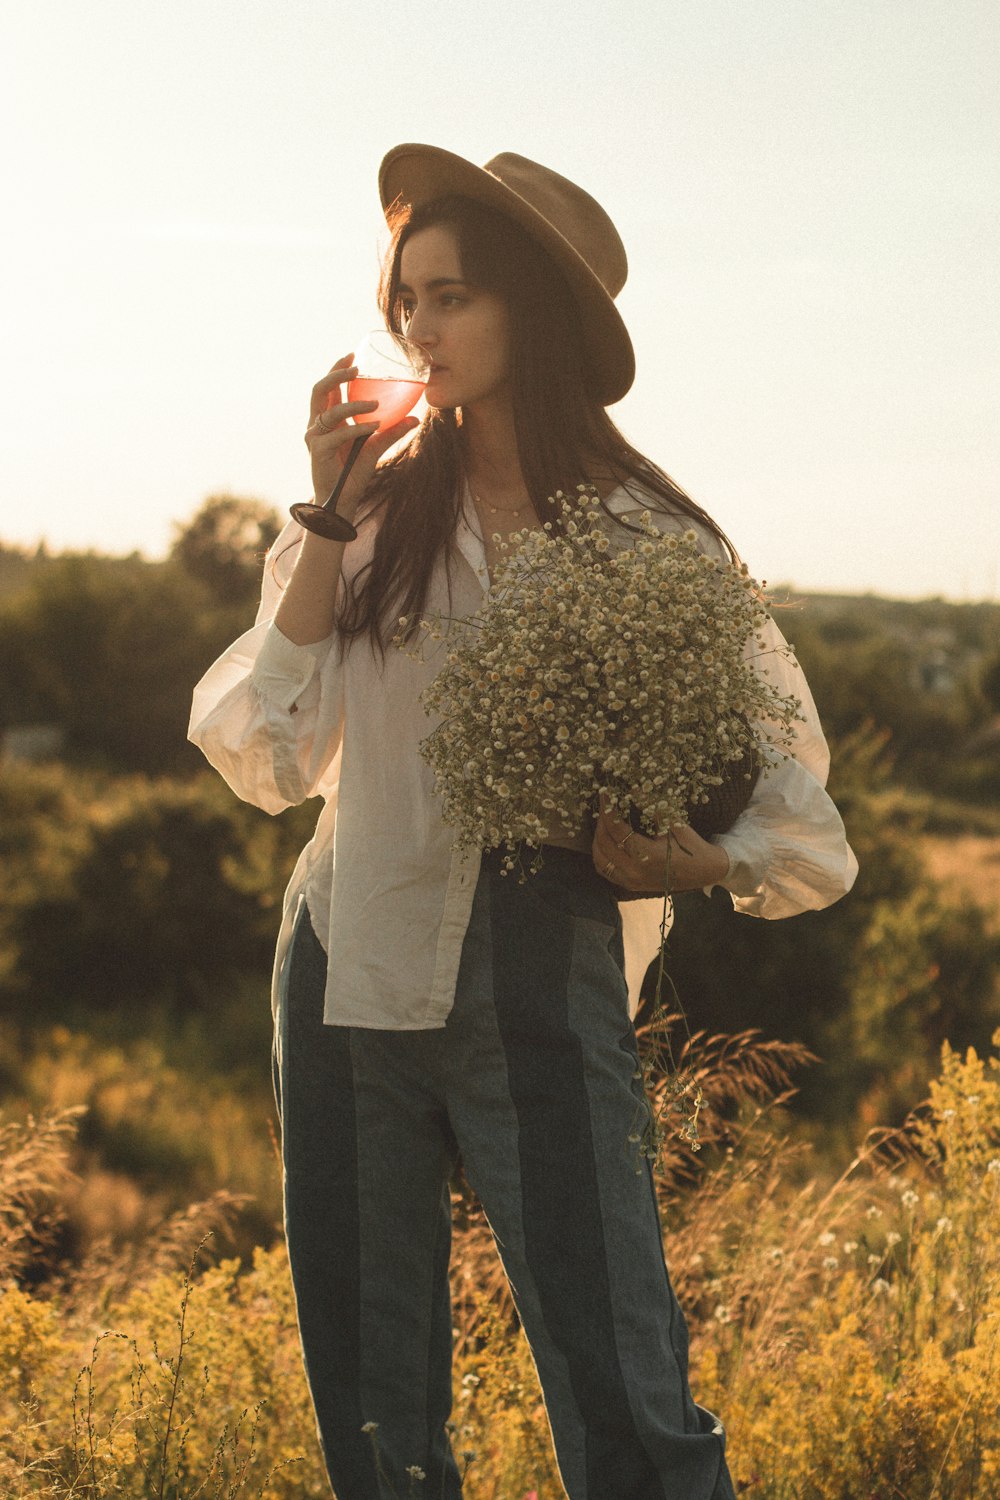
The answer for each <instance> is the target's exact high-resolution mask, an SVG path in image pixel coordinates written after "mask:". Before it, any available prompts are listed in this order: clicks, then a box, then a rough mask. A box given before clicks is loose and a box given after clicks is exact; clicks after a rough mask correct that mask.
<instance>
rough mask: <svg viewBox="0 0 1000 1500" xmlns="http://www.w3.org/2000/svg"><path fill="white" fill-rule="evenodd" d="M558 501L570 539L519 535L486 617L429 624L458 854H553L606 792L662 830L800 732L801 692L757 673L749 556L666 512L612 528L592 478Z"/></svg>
mask: <svg viewBox="0 0 1000 1500" xmlns="http://www.w3.org/2000/svg"><path fill="white" fill-rule="evenodd" d="M555 500H556V503H561V505H562V508H563V516H564V519H563V525H564V528H565V535H558V534H555V533H554V532H553V529H552V526H551V523H546V525H545V527H544V528H543V530H541V531H531V530H527V529H525V530H524V531H521V532H518V533H516V534H515V535H514V536H513V537H512V539H511V541H512V544H513V545H511V544H508V543H501V551H502V552H506V553H507V554H508V555H506V556H505V557H503V558H502V560H501V562H500V565H499V567H498V569H497V572H496V577H495V579H494V581H493V583H492V586H491V588H490V589H489V591H488V593H487V595H486V597H485V599H484V601H483V605H482V607H481V609H480V610H478V611H477V612H476V614H474V615H472V616H470V617H469V618H468V619H466V620H454V619H453V620H450V621H447V622H446V621H445V620H444V619H443V618H441V617H438V618H436V619H429V620H423V621H421V626H422V628H423V629H424V630H425V631H426V632H427V633H428V634H429V636H430V638H431V639H432V640H441V639H443V638H445V636H446V637H447V646H448V649H447V654H446V658H445V664H444V666H443V668H442V670H441V671H440V672H439V673H438V675H437V677H436V678H435V680H434V682H433V683H432V684H431V686H430V688H429V689H427V690H425V693H424V695H423V702H424V706H425V707H426V709H427V712H428V713H429V714H437V715H439V716H440V722H439V723H438V725H437V727H436V728H435V729H434V730H433V732H432V733H431V734H430V735H429V736H428V738H427V739H426V740H425V741H424V743H423V745H422V747H421V750H422V754H423V755H424V756H425V758H426V760H427V762H428V764H429V765H430V766H431V767H432V768H433V771H434V776H435V786H436V789H437V791H438V792H439V793H440V795H441V796H442V798H443V802H444V817H445V819H446V820H447V821H448V822H449V823H451V824H452V825H453V826H454V827H455V829H456V831H457V837H456V847H457V848H469V847H472V848H498V847H500V846H501V845H504V844H506V845H510V846H518V845H521V844H523V845H526V846H528V847H533V848H535V849H536V850H537V849H538V848H539V846H540V845H541V844H543V843H545V842H546V841H547V840H549V839H550V838H551V837H553V836H557V837H564V836H567V835H569V836H572V835H574V834H576V833H578V832H579V831H580V829H581V828H582V826H583V823H584V819H585V818H586V817H587V816H588V814H589V810H590V808H591V807H592V806H593V805H594V804H595V801H596V799H597V798H598V797H599V795H600V794H601V793H604V795H605V797H606V801H607V805H608V807H609V808H610V809H611V810H612V811H617V812H619V813H620V814H621V815H623V816H625V817H628V815H629V813H630V811H631V809H632V808H638V809H641V826H642V828H643V830H644V831H646V832H648V833H651V834H653V835H655V834H657V833H658V832H659V831H660V830H661V829H664V828H666V827H668V826H669V825H670V824H672V823H679V822H686V821H687V817H688V811H689V809H690V808H691V807H692V806H697V805H698V804H699V803H700V802H705V801H707V799H708V796H709V794H710V792H711V789H712V788H714V787H718V786H719V785H720V784H721V782H722V779H723V775H724V773H725V770H726V767H727V766H728V765H729V764H731V763H733V762H737V761H740V760H743V759H744V758H749V757H751V756H752V755H753V753H754V752H756V751H757V750H758V749H759V748H761V747H763V748H764V749H765V750H766V751H767V753H773V754H775V755H782V754H783V753H784V751H785V749H786V747H787V746H788V744H789V743H790V742H791V739H792V737H793V730H792V726H793V722H794V720H795V719H796V717H798V709H799V701H798V700H797V699H795V698H793V697H786V696H783V695H782V694H781V693H779V691H778V690H777V688H776V687H775V686H774V685H773V684H772V683H771V682H769V681H768V680H767V677H766V675H762V674H761V673H760V672H759V671H758V670H756V669H755V665H754V659H755V657H760V656H762V655H763V654H764V653H766V652H767V650H768V646H767V644H766V641H765V639H764V636H763V635H762V633H761V632H762V629H763V626H764V624H765V622H766V620H767V608H766V605H765V603H764V601H763V598H762V594H761V590H760V588H759V586H758V585H757V584H756V583H755V581H754V580H753V578H751V577H750V575H749V574H748V572H747V570H746V568H745V567H742V566H737V565H736V564H731V563H727V562H722V561H720V560H718V559H716V558H714V557H711V556H709V555H707V554H706V553H705V552H704V551H703V550H702V548H701V546H700V544H699V540H698V536H697V533H696V532H695V531H694V530H687V531H684V532H682V533H678V532H676V531H667V532H660V531H658V530H657V528H656V526H655V525H654V523H653V520H652V517H651V515H650V512H649V511H643V512H642V515H641V517H640V521H639V526H638V529H637V531H636V532H633V533H631V534H630V533H629V532H627V531H626V529H625V528H624V527H619V528H616V529H615V531H614V532H612V531H611V528H609V526H608V525H607V524H606V523H607V517H606V515H605V514H604V512H602V510H601V508H600V505H599V502H598V500H597V497H596V494H595V493H594V492H593V490H592V489H589V488H587V487H586V486H580V493H579V495H578V497H577V499H576V500H574V501H570V500H569V499H568V498H567V497H565V496H564V495H563V494H562V492H561V491H559V492H558V493H557V495H556V497H555ZM446 623H447V625H448V628H447V630H445V628H444V627H445V625H446ZM409 624H410V622H409V621H408V620H407V619H406V618H405V617H404V618H403V619H402V620H401V621H400V631H399V633H398V634H397V636H396V642H397V644H399V645H402V644H403V639H404V635H405V633H406V631H407V629H408V626H409ZM415 654H418V655H419V649H418V651H417V652H416V653H415ZM765 726H766V727H765ZM763 769H764V770H765V772H766V769H767V766H766V761H765V765H764V767H763ZM536 860H537V856H536ZM514 863H515V856H514V855H513V854H512V853H508V855H507V868H513V867H514Z"/></svg>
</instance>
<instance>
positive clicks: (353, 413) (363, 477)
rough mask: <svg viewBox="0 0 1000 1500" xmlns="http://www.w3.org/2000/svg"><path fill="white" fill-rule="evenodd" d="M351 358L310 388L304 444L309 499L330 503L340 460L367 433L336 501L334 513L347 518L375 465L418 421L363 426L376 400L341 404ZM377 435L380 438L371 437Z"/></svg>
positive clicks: (351, 367) (350, 377)
mask: <svg viewBox="0 0 1000 1500" xmlns="http://www.w3.org/2000/svg"><path fill="white" fill-rule="evenodd" d="M353 358H354V355H353V354H345V355H344V357H343V358H342V359H338V361H337V363H336V364H335V365H334V366H333V368H332V369H331V370H330V371H329V373H328V374H326V375H324V376H323V379H322V380H318V381H317V382H316V384H315V385H314V386H313V391H312V401H311V402H310V406H309V426H308V428H307V429H306V434H305V443H306V447H307V448H308V449H309V456H310V458H311V460H312V478H313V498H314V499H315V502H316V504H317V505H322V504H324V502H325V501H326V500H328V499H329V497H330V495H331V494H332V493H333V490H334V487H335V486H336V483H337V480H338V479H339V478H340V471H341V469H342V468H343V466H344V460H345V459H346V457H347V455H348V453H349V452H350V451H351V444H352V443H353V442H354V441H355V439H356V438H359V437H362V436H364V435H366V434H368V435H369V436H368V441H367V442H366V443H365V446H364V447H363V448H362V450H361V452H360V453H359V454H358V459H357V462H356V463H355V465H354V467H353V469H352V470H351V474H350V478H349V479H348V481H347V484H346V485H345V487H344V492H343V494H342V495H341V497H340V499H339V500H338V501H337V510H338V511H339V512H340V514H341V515H343V516H346V517H347V519H348V520H353V518H354V513H355V511H356V510H357V508H358V503H359V501H360V500H361V497H362V495H363V494H364V492H365V490H366V489H367V488H368V485H369V484H370V483H371V480H372V477H373V475H374V473H375V465H376V464H377V463H378V461H379V459H380V458H381V457H382V455H383V453H385V452H387V451H388V449H390V448H391V447H392V445H393V443H397V442H398V441H399V439H400V438H401V437H403V436H404V435H405V434H406V433H407V432H412V430H413V428H414V427H419V425H420V422H419V419H418V418H416V417H404V418H403V420H402V421H401V422H397V423H396V425H395V426H394V427H387V428H384V429H382V430H380V429H379V427H378V424H377V423H374V422H365V420H364V417H365V414H366V413H368V412H372V411H374V410H375V408H376V407H377V406H378V402H377V401H341V399H340V394H341V386H342V385H344V384H345V383H346V382H348V381H350V380H353V379H354V377H355V375H357V373H358V372H357V370H356V369H355V367H354V365H353V364H352V363H351V361H352V360H353ZM348 417H355V418H357V419H358V422H359V425H358V426H350V425H348V422H347V418H348ZM375 433H378V436H377V437H375V436H372V434H375Z"/></svg>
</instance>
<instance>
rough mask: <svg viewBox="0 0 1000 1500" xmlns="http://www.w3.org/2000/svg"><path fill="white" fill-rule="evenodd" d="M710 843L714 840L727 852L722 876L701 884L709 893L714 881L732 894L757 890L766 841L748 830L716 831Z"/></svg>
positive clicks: (764, 866) (762, 875)
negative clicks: (706, 883) (724, 872)
mask: <svg viewBox="0 0 1000 1500" xmlns="http://www.w3.org/2000/svg"><path fill="white" fill-rule="evenodd" d="M710 842H711V843H713V844H718V846H719V848H720V849H724V850H725V851H726V853H727V854H728V855H729V869H728V870H727V871H726V874H725V876H724V878H723V879H722V880H717V881H716V882H715V884H714V885H706V886H705V887H704V891H705V895H706V896H710V895H711V894H712V892H713V891H714V890H715V886H716V885H721V886H722V888H723V890H726V891H729V892H730V894H731V895H733V896H752V895H754V894H755V893H756V892H757V891H759V890H760V888H761V886H762V885H763V883H764V879H765V876H766V874H767V864H768V858H767V853H768V851H767V844H766V842H765V841H764V840H763V839H757V838H754V836H753V834H752V833H749V832H745V833H717V834H716V835H715V836H714V837H713V838H712V839H711V840H710Z"/></svg>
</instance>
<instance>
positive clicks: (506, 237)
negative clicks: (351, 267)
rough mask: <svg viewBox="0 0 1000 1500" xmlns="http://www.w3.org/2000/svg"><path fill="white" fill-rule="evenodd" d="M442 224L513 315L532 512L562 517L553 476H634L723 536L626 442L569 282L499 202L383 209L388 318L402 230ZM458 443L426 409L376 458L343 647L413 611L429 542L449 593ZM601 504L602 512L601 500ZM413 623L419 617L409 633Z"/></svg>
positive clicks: (565, 485)
mask: <svg viewBox="0 0 1000 1500" xmlns="http://www.w3.org/2000/svg"><path fill="white" fill-rule="evenodd" d="M437 225H443V226H445V227H446V228H448V229H450V230H452V231H453V232H454V234H455V236H456V239H457V241H458V251H459V263H460V266H461V272H462V277H463V279H464V280H466V281H469V282H471V283H472V284H473V285H476V286H479V287H482V288H484V289H486V290H488V291H491V292H495V293H497V294H498V295H499V296H501V297H502V298H503V299H504V301H505V303H506V305H507V309H508V315H509V318H510V328H511V349H512V369H511V386H512V390H513V405H514V428H515V432H516V434H517V452H518V459H519V461H520V466H521V472H522V474H523V476H524V480H525V484H526V486H527V490H528V494H529V496H530V498H531V502H532V505H533V507H534V510H535V513H536V515H537V517H538V519H539V521H542V522H545V521H551V522H552V525H553V530H556V531H561V530H562V524H561V520H560V515H559V512H558V510H557V508H556V507H555V506H554V505H552V504H549V503H548V502H549V501H550V500H551V497H552V496H554V495H555V492H556V490H562V491H563V492H564V493H566V494H570V495H572V494H573V493H574V492H575V489H576V486H577V485H578V484H587V483H595V482H596V481H597V480H598V479H601V480H608V479H612V480H614V481H615V483H616V484H617V485H620V486H622V485H623V486H626V487H627V486H628V484H629V482H630V481H631V482H635V483H637V484H639V485H641V487H642V489H643V491H645V492H646V494H644V496H643V503H644V504H646V503H647V499H646V495H647V494H652V495H653V496H655V497H656V499H657V500H659V501H660V502H662V509H663V510H665V511H667V512H668V513H670V514H674V515H677V514H679V515H684V516H690V517H692V518H693V519H696V520H698V521H700V522H701V523H702V524H703V525H704V526H707V527H708V528H709V530H710V531H711V532H712V533H713V534H714V535H715V536H716V537H718V538H719V540H720V541H721V542H722V544H723V546H724V547H725V548H726V550H727V551H728V552H729V554H730V556H734V555H735V554H734V552H733V548H732V545H731V543H730V542H729V540H728V538H727V537H726V536H725V535H724V533H723V532H722V531H721V530H720V528H719V527H718V526H717V525H716V523H715V522H714V521H713V520H712V518H711V516H709V515H707V514H706V512H705V511H703V510H702V509H701V507H700V506H699V505H697V504H696V503H695V502H694V501H693V500H692V499H691V498H690V497H689V496H688V495H686V494H685V493H684V491H683V490H682V489H681V488H680V487H679V486H678V485H676V484H675V483H674V481H673V480H672V479H671V478H670V477H669V475H667V474H665V473H664V472H663V470H662V469H660V468H658V467H657V465H656V464H654V463H652V462H651V460H650V459H648V458H646V457H645V456H644V455H643V454H641V453H640V452H639V451H638V450H637V449H636V448H633V447H632V445H631V443H629V442H628V441H627V440H626V438H625V437H624V436H623V435H622V433H621V432H619V430H618V428H617V427H616V426H615V424H614V422H612V420H611V418H610V417H609V416H608V414H607V412H606V410H605V409H604V407H603V406H602V405H601V403H600V401H598V400H597V399H596V397H595V396H594V395H593V393H592V391H591V390H590V389H589V386H588V361H587V358H586V355H585V352H584V347H583V342H582V339H581V336H580V328H579V315H578V313H577V311H576V306H575V303H574V302H573V298H572V295H571V293H570V290H569V287H568V285H567V284H566V282H565V281H564V280H563V278H562V277H561V276H560V274H559V272H558V269H557V267H556V266H555V264H554V262H553V261H552V260H551V259H550V258H549V257H548V256H547V255H546V254H545V252H544V251H543V250H542V248H541V247H540V246H539V245H537V244H536V243H535V242H534V240H533V239H532V238H531V237H530V236H529V235H528V234H527V233H525V232H524V231H523V230H522V229H521V228H520V226H519V225H517V224H515V223H514V221H513V220H511V219H509V218H507V217H506V215H504V214H501V213H498V212H496V211H495V210H493V209H490V208H488V207H486V206H485V205H483V204H480V203H477V202H475V201H474V200H472V199H469V198H464V197H459V196H450V197H446V198H439V199H436V200H435V201H434V202H432V203H426V204H424V205H422V206H421V207H419V208H417V209H410V208H408V207H404V208H402V209H400V210H398V211H396V212H393V213H392V214H391V215H390V219H389V228H390V230H391V234H392V238H391V241H390V244H389V248H388V250H387V252H386V255H385V258H384V261H383V265H382V274H381V277H380V282H379V306H380V308H381V311H382V316H383V317H384V319H385V323H386V327H387V328H388V329H389V330H390V332H393V333H397V334H399V333H401V332H402V331H403V330H402V320H401V308H400V296H399V281H400V257H401V254H402V250H403V246H404V245H405V244H406V241H407V240H408V239H409V237H410V235H412V234H415V233H417V231H418V230H421V229H428V228H430V227H431V226H437ZM463 473H464V468H463V455H462V440H461V425H460V420H459V418H458V416H457V415H456V412H455V411H453V410H448V409H444V408H442V409H433V408H432V409H431V410H430V411H428V413H427V415H426V417H425V418H424V420H423V422H422V423H421V425H420V427H419V428H417V430H416V431H415V433H414V435H413V437H412V438H411V440H410V441H409V443H408V444H407V446H406V447H405V448H404V449H402V450H401V451H400V452H398V453H397V454H396V455H395V456H394V457H393V458H391V459H388V460H386V462H384V463H383V464H381V465H380V467H379V468H378V470H377V471H376V474H375V477H374V479H373V480H372V482H371V484H370V485H369V487H368V490H367V492H366V494H365V497H364V500H363V502H362V505H361V507H360V508H359V516H360V519H359V520H358V522H357V524H358V526H359V529H360V527H361V526H362V525H366V524H369V525H375V524H376V523H377V527H378V529H377V532H376V535H375V542H374V548H373V555H372V558H371V560H370V561H369V562H367V563H366V564H364V566H363V567H361V568H360V569H359V571H358V573H357V575H356V576H355V577H354V578H353V579H352V580H351V581H350V583H349V584H348V585H347V586H346V587H345V589H344V597H343V600H342V604H341V608H340V610H339V611H338V616H339V618H338V623H337V630H338V635H339V638H340V646H341V651H345V650H348V649H349V648H350V646H351V644H352V643H353V641H354V640H355V639H356V638H357V637H358V636H367V637H368V638H369V641H370V643H371V646H372V650H373V651H375V650H378V651H379V653H380V654H381V656H382V658H383V659H384V656H385V649H386V646H387V645H388V642H389V640H390V638H391V637H392V635H393V634H394V633H395V631H396V628H397V626H398V621H399V617H400V615H407V616H409V617H411V619H414V617H416V618H417V619H418V618H419V616H420V614H421V612H422V611H423V609H424V607H425V604H426V599H427V592H428V589H429V586H430V579H431V573H432V570H433V568H434V564H435V562H436V561H437V559H438V557H439V555H441V554H442V553H443V555H444V557H445V564H446V571H447V577H448V587H449V593H450V588H451V566H452V563H453V560H454V556H455V533H456V530H457V526H458V521H459V514H460V506H461V493H462V479H463ZM609 514H610V512H609ZM416 629H417V625H416V621H415V619H414V623H413V624H412V625H411V629H410V634H411V635H412V634H413V633H414V632H415V631H416Z"/></svg>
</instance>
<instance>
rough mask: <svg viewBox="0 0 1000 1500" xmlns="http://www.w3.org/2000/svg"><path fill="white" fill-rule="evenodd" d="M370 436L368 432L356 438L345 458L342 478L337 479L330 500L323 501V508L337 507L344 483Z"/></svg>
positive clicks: (341, 473)
mask: <svg viewBox="0 0 1000 1500" xmlns="http://www.w3.org/2000/svg"><path fill="white" fill-rule="evenodd" d="M370 437H371V433H370V432H366V433H365V435H364V437H359V438H355V439H354V442H353V443H352V444H351V451H350V453H349V454H348V455H347V457H346V458H345V459H344V467H343V468H342V469H341V471H340V478H339V479H338V480H337V483H336V484H335V485H334V487H333V494H332V495H331V496H330V498H329V499H328V500H324V501H323V505H322V509H323V510H336V509H337V501H338V500H339V499H340V497H341V494H342V493H343V489H344V485H345V484H346V483H347V478H348V475H349V474H350V472H351V470H352V469H353V468H354V465H355V462H356V460H357V457H358V454H359V453H360V452H361V450H362V448H363V447H364V446H365V443H367V441H368V439H369V438H370Z"/></svg>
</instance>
